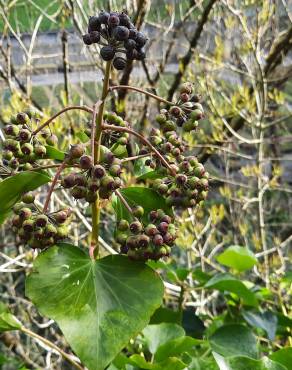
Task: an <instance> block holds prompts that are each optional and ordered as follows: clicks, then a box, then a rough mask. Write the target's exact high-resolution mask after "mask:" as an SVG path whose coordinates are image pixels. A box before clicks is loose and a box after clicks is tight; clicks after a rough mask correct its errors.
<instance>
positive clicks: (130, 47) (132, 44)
mask: <svg viewBox="0 0 292 370" xmlns="http://www.w3.org/2000/svg"><path fill="white" fill-rule="evenodd" d="M124 47H125V49H127V50H133V49H135V48H136V42H135V41H134V40H132V39H128V40H126V41H125V42H124Z"/></svg>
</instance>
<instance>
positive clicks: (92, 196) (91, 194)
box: [85, 190, 97, 203]
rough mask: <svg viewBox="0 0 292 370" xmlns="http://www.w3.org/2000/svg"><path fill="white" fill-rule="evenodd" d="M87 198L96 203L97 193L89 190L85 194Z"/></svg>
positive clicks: (89, 201) (88, 200)
mask: <svg viewBox="0 0 292 370" xmlns="http://www.w3.org/2000/svg"><path fill="white" fill-rule="evenodd" d="M85 200H86V202H88V203H94V202H95V201H96V200H97V193H95V192H92V191H90V190H88V191H87V193H86V196H85Z"/></svg>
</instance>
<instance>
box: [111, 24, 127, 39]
mask: <svg viewBox="0 0 292 370" xmlns="http://www.w3.org/2000/svg"><path fill="white" fill-rule="evenodd" d="M113 37H114V38H115V39H116V40H117V41H125V40H127V38H128V37H129V30H128V28H127V27H124V26H118V27H116V28H115V29H114V31H113Z"/></svg>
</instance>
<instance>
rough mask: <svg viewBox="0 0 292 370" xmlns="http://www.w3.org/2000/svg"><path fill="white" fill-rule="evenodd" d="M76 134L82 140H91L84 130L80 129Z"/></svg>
mask: <svg viewBox="0 0 292 370" xmlns="http://www.w3.org/2000/svg"><path fill="white" fill-rule="evenodd" d="M75 136H76V137H77V138H78V139H79V140H80V141H81V142H82V143H87V142H88V141H89V140H90V137H89V136H88V135H86V133H85V132H84V131H79V132H76V133H75Z"/></svg>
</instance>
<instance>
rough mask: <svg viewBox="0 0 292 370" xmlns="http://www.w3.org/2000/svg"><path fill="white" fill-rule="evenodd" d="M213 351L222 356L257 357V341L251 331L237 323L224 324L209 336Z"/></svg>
mask: <svg viewBox="0 0 292 370" xmlns="http://www.w3.org/2000/svg"><path fill="white" fill-rule="evenodd" d="M209 342H210V346H211V348H212V349H213V351H215V352H217V353H219V354H220V355H222V356H224V357H229V356H247V357H251V358H254V359H256V358H257V357H258V350H257V342H256V338H255V336H254V335H253V333H252V331H251V330H250V329H249V328H248V327H246V326H244V325H239V324H230V325H224V326H222V327H221V328H219V329H217V330H216V331H215V333H214V334H213V335H211V337H210V338H209Z"/></svg>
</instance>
